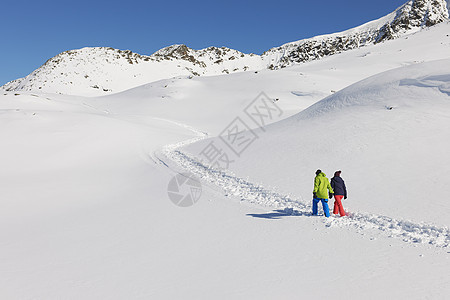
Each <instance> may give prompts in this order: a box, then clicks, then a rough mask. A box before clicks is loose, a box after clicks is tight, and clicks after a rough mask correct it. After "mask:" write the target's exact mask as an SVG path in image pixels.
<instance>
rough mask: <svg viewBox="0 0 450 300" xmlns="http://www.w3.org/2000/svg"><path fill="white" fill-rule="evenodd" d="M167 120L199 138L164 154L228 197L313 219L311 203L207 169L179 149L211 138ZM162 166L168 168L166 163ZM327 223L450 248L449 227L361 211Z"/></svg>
mask: <svg viewBox="0 0 450 300" xmlns="http://www.w3.org/2000/svg"><path fill="white" fill-rule="evenodd" d="M160 120H164V119H160ZM164 121H168V122H171V123H174V124H177V125H179V126H181V127H184V128H186V129H189V130H191V131H192V132H194V133H196V134H197V135H198V137H196V138H192V139H189V140H186V141H182V142H180V143H176V144H171V145H167V146H165V147H164V148H163V155H164V156H166V157H167V158H169V159H170V160H171V161H173V162H175V163H176V164H177V165H178V166H179V167H181V168H182V169H184V170H185V171H187V172H190V173H192V174H194V175H195V176H197V177H198V178H201V180H203V181H206V182H208V183H211V184H214V185H215V186H217V187H219V188H220V189H221V190H222V192H223V194H224V195H225V196H233V197H239V198H240V199H241V201H247V202H250V203H254V204H257V205H260V206H264V207H269V208H272V209H282V210H283V213H285V214H286V215H294V216H311V204H306V203H304V202H302V201H301V200H300V199H297V198H295V197H293V196H290V195H284V194H281V193H279V192H276V191H274V190H270V189H267V188H265V187H263V186H261V185H257V184H254V183H251V182H249V181H248V180H245V179H243V178H240V177H237V176H235V175H234V174H232V173H231V172H230V171H228V170H218V169H215V168H212V167H210V166H207V165H205V164H203V163H202V162H200V161H198V160H197V159H196V158H195V157H193V156H191V155H189V154H187V153H184V152H182V151H180V150H178V149H179V148H181V147H183V146H186V145H188V144H191V143H195V142H197V141H200V140H202V139H205V138H207V137H208V135H207V133H205V132H201V131H199V130H197V129H195V128H193V127H190V126H188V125H185V124H181V123H177V122H174V121H169V120H164ZM162 163H163V164H165V165H166V163H164V162H162ZM166 166H167V165H166ZM324 223H325V225H326V226H328V227H331V226H333V227H334V226H338V227H344V226H349V227H352V228H355V229H359V230H367V229H376V230H379V231H381V232H383V233H384V234H385V235H387V236H389V237H395V238H400V239H402V240H403V241H405V242H409V243H424V244H431V245H434V246H437V247H442V248H444V247H449V246H450V230H449V228H448V227H439V226H435V225H432V224H425V223H415V222H411V221H407V220H398V219H394V218H390V217H386V216H380V215H375V214H367V213H360V212H351V213H349V214H348V216H347V217H343V218H336V217H330V218H324Z"/></svg>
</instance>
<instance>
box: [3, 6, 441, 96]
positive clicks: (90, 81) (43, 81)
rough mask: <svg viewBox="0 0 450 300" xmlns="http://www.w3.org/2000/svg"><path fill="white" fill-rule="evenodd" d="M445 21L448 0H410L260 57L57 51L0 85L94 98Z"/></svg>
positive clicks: (273, 65) (211, 50) (294, 58)
mask: <svg viewBox="0 0 450 300" xmlns="http://www.w3.org/2000/svg"><path fill="white" fill-rule="evenodd" d="M448 19H449V2H448V1H446V0H410V1H408V2H407V3H405V4H404V5H402V6H400V7H399V8H397V9H396V10H395V11H394V12H392V13H390V14H388V15H386V16H384V17H382V18H379V19H377V20H374V21H371V22H367V23H365V24H363V25H361V26H358V27H355V28H351V29H349V30H346V31H342V32H338V33H333V34H326V35H320V36H316V37H312V38H308V39H303V40H299V41H295V42H290V43H286V44H284V45H281V46H279V47H274V48H271V49H269V50H267V51H266V52H264V53H263V54H262V55H256V54H245V53H242V52H240V51H238V50H233V49H230V48H227V47H220V48H218V47H214V46H212V47H208V48H204V49H200V50H194V49H191V48H189V47H187V46H186V45H184V44H175V45H171V46H168V47H164V48H162V49H160V50H158V51H156V52H155V53H153V54H152V55H140V54H137V53H134V52H132V51H130V50H118V49H114V48H111V47H91V48H88V47H86V48H82V49H77V50H68V51H65V52H62V53H60V54H58V55H56V56H55V57H52V58H50V59H49V60H47V62H46V63H44V64H43V65H42V66H41V67H40V68H38V69H36V70H35V71H33V72H32V73H31V74H29V75H28V76H26V77H24V78H19V79H16V80H13V81H11V82H8V83H7V84H5V85H4V86H2V87H0V89H1V90H3V91H16V92H17V91H31V92H33V91H34V92H37V91H42V92H47V93H60V94H73V95H85V96H96V95H103V94H105V93H111V92H120V91H123V90H126V89H129V88H132V87H135V86H138V85H142V84H145V83H148V82H152V81H156V80H160V79H165V78H171V77H176V76H188V77H190V76H208V75H221V74H230V73H233V72H243V71H258V70H262V69H279V68H284V67H287V66H290V65H294V64H298V63H303V62H308V61H312V60H317V59H321V58H323V57H327V56H330V55H334V54H337V53H340V52H343V51H347V50H352V49H356V48H361V47H364V46H367V45H371V44H377V43H381V42H385V41H388V40H393V39H396V38H399V37H402V36H405V35H407V34H411V33H414V32H417V31H420V30H421V29H423V28H427V27H431V26H434V25H436V24H439V23H442V22H445V21H448Z"/></svg>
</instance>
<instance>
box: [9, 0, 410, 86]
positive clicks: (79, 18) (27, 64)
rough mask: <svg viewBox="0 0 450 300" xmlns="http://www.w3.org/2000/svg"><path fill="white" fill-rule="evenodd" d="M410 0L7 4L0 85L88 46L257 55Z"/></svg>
mask: <svg viewBox="0 0 450 300" xmlns="http://www.w3.org/2000/svg"><path fill="white" fill-rule="evenodd" d="M406 2H407V0H377V1H361V0H347V1H336V0H322V1H311V0H308V1H306V0H305V1H303V0H297V1H286V0H277V1H265V0H260V1H245V0H244V1H235V0H228V1H217V2H216V1H175V0H174V1H158V2H153V1H149V0H147V1H140V0H137V1H128V2H127V1H114V0H111V1H104V0H101V1H96V0H91V1H85V0H78V1H48V0H40V1H34V0H33V1H29V0H25V1H8V2H7V3H5V2H3V4H2V5H1V10H2V16H1V18H0V28H1V30H2V35H1V42H0V85H3V84H5V83H6V82H8V81H10V80H13V79H17V78H20V77H24V76H26V75H28V74H29V73H31V72H32V71H33V70H35V69H37V68H38V67H40V66H41V65H42V64H43V63H45V61H46V60H47V59H49V58H51V57H53V56H55V55H57V54H59V53H61V52H63V51H66V50H71V49H78V48H82V47H87V46H89V47H90V46H92V47H94V46H107V47H114V48H117V49H122V50H125V49H129V50H131V51H133V52H137V53H139V54H146V55H150V54H152V53H154V52H155V51H157V50H158V49H160V48H163V47H166V46H169V45H172V44H186V45H187V46H189V47H191V48H194V49H201V48H205V47H208V46H218V47H220V46H227V47H230V48H233V49H236V50H239V51H242V52H245V53H250V52H252V53H257V54H261V53H262V52H264V51H265V50H268V49H270V48H272V47H275V46H279V45H281V44H284V43H287V42H290V41H295V40H299V39H303V38H308V37H312V36H315V35H319V34H325V33H333V32H337V31H342V30H345V29H349V28H352V27H355V26H358V25H361V24H363V23H366V22H368V21H371V20H374V19H377V18H379V17H382V16H384V15H386V14H388V13H390V12H392V11H394V10H395V9H396V8H397V7H399V6H400V5H402V4H404V3H406Z"/></svg>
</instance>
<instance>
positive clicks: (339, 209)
mask: <svg viewBox="0 0 450 300" xmlns="http://www.w3.org/2000/svg"><path fill="white" fill-rule="evenodd" d="M342 198H344V196H342V195H334V209H333V214H335V215H336V214H338V213H339V214H340V215H341V217H343V216H345V211H344V207H343V206H342V201H341V200H342Z"/></svg>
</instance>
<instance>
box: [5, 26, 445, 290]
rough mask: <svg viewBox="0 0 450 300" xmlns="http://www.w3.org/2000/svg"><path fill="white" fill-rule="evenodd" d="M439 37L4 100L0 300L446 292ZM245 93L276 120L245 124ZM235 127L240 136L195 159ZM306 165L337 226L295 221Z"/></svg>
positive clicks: (434, 31) (306, 185)
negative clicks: (334, 210) (219, 153)
mask: <svg viewBox="0 0 450 300" xmlns="http://www.w3.org/2000/svg"><path fill="white" fill-rule="evenodd" d="M449 29H450V24H448V23H443V24H440V25H436V26H434V27H432V28H430V29H427V30H423V31H420V32H417V33H415V34H412V35H409V36H407V37H404V38H401V39H398V40H393V41H387V42H385V43H382V44H378V45H376V46H368V47H365V48H362V49H356V50H352V51H347V52H345V53H341V54H338V55H335V56H332V57H328V58H325V59H321V60H318V61H314V62H309V63H305V64H302V65H298V66H293V67H287V68H284V69H281V70H275V71H269V70H265V71H260V72H258V73H255V72H240V73H235V74H230V75H221V76H210V77H194V78H189V77H187V76H176V77H174V78H171V79H164V80H158V81H151V79H149V81H147V82H144V83H143V85H141V86H139V87H136V88H133V89H131V90H127V91H123V92H121V93H116V94H113V95H109V96H104V97H97V98H89V97H82V96H67V95H60V94H51V93H47V94H44V93H37V92H33V93H29V92H28V93H27V92H4V93H3V94H2V95H0V126H1V128H2V130H1V131H0V140H1V141H2V146H1V147H0V165H1V166H2V167H1V168H0V180H1V182H2V184H1V185H0V195H1V198H0V205H1V209H0V221H1V226H0V228H1V229H0V270H1V273H0V274H1V275H0V276H1V279H2V280H1V281H0V298H2V299H149V298H150V299H279V298H293V299H298V298H301V299H302V298H311V299H327V298H336V299H361V298H364V299H379V298H381V297H384V298H389V299H427V298H428V299H447V298H448V296H449V294H450V271H449V270H450V260H449V257H450V256H449V255H450V247H449V243H450V236H449V229H448V227H449V225H450V221H449V220H450V218H449V217H450V205H449V202H448V201H447V200H446V199H447V198H448V197H447V191H446V187H447V186H449V184H450V180H449V179H448V176H446V171H447V170H448V169H449V167H450V158H449V156H448V152H449V151H448V149H449V146H450V144H449V142H448V136H449V134H450V125H449V124H450V123H449V120H450V95H449V94H450V56H449V53H450V52H449V49H450V37H448V34H449V32H450V30H449ZM80 92H81V91H80ZM261 92H265V94H266V95H268V97H269V98H270V99H272V100H273V101H275V103H276V105H277V106H278V107H279V108H280V109H281V111H282V113H281V114H277V115H276V116H274V118H273V119H271V120H270V123H271V124H270V125H268V126H266V127H264V128H263V129H261V128H258V126H256V125H255V124H253V125H252V122H251V120H249V119H248V116H246V115H245V113H244V109H245V108H246V107H247V106H248V105H249V104H250V103H252V101H253V100H254V99H255V98H256V97H257V96H258V95H259V94H260V93H261ZM236 117H239V118H241V120H243V121H244V122H245V123H246V124H248V126H249V127H251V128H252V129H253V132H254V133H256V134H257V135H258V139H256V140H255V142H254V143H253V144H251V145H250V146H249V147H248V148H247V149H246V150H245V151H244V152H242V154H241V156H240V157H233V159H234V162H233V163H231V164H230V167H229V169H227V170H221V169H217V168H215V167H212V166H210V165H208V164H207V163H206V162H205V159H204V157H202V156H201V155H200V153H201V151H202V150H203V149H204V148H205V146H207V145H208V144H209V143H210V142H215V143H216V144H217V145H220V143H221V140H220V139H219V138H218V137H217V136H218V135H219V134H221V133H222V132H223V130H224V129H225V128H227V125H229V124H230V123H231V122H232V121H233V120H234V119H235V118H236ZM251 134H252V133H251V132H250V131H248V132H247V133H246V135H247V136H249V135H250V136H251ZM223 147H224V148H223V149H226V148H225V146H223ZM224 151H225V150H224ZM227 153H229V154H230V156H231V153H230V152H229V151H227ZM318 168H320V169H322V170H323V171H324V172H325V173H326V174H327V175H328V176H329V177H331V176H330V175H332V173H333V172H334V171H336V170H338V169H340V170H342V177H343V178H344V180H345V181H346V183H347V187H348V192H349V197H348V199H346V200H345V201H344V207H345V209H346V210H347V211H348V212H349V216H346V217H343V218H339V217H335V216H332V217H331V218H329V219H327V218H325V217H324V216H316V217H313V216H311V214H310V205H311V193H312V188H313V179H314V172H315V170H316V169H318ZM182 172H190V173H193V174H195V175H197V176H198V177H199V178H200V180H201V181H200V182H201V184H202V187H203V191H202V196H201V198H200V200H199V201H198V202H197V203H196V204H195V205H193V206H191V207H188V208H181V207H178V206H176V205H174V204H173V203H172V202H171V201H170V200H169V198H168V194H167V187H168V183H169V181H170V180H171V178H172V177H173V176H174V175H176V174H178V173H182ZM330 203H332V201H330Z"/></svg>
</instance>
